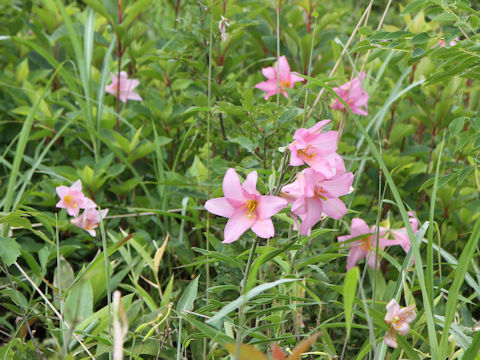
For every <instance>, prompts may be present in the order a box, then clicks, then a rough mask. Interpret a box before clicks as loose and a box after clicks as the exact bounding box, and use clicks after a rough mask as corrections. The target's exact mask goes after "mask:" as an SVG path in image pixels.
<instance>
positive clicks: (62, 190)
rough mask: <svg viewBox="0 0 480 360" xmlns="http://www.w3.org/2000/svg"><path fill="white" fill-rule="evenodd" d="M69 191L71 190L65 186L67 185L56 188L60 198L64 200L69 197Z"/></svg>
mask: <svg viewBox="0 0 480 360" xmlns="http://www.w3.org/2000/svg"><path fill="white" fill-rule="evenodd" d="M69 190H70V189H69V188H68V187H67V186H65V185H61V186H57V187H56V188H55V191H56V192H57V195H58V196H59V197H60V198H63V197H64V196H65V195H67V194H68V191H69Z"/></svg>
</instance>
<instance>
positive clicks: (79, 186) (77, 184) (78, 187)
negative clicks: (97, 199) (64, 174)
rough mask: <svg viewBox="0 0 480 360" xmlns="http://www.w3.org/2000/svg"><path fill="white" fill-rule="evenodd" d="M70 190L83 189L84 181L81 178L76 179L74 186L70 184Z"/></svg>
mask: <svg viewBox="0 0 480 360" xmlns="http://www.w3.org/2000/svg"><path fill="white" fill-rule="evenodd" d="M70 190H75V191H82V182H81V181H80V179H79V180H77V181H75V182H74V183H73V184H72V186H70Z"/></svg>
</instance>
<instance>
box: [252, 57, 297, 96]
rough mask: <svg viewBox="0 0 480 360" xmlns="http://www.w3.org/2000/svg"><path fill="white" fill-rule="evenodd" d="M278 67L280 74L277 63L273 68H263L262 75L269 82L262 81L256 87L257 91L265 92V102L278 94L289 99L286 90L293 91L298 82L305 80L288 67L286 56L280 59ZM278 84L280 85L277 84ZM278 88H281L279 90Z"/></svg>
mask: <svg viewBox="0 0 480 360" xmlns="http://www.w3.org/2000/svg"><path fill="white" fill-rule="evenodd" d="M278 65H279V66H278V67H279V70H280V71H279V73H278V74H277V63H276V62H275V64H274V65H273V66H272V67H266V68H263V69H262V73H263V75H264V76H265V77H266V78H267V81H262V82H260V83H258V84H257V85H255V87H256V88H257V89H260V90H262V91H265V100H267V99H268V98H269V97H270V96H272V95H275V94H276V93H278V92H280V93H282V94H283V96H285V97H286V98H288V94H287V92H286V91H285V89H293V87H294V86H295V83H296V82H298V81H304V79H303V78H301V77H300V76H297V75H295V73H293V72H290V66H289V65H288V61H287V58H286V57H285V56H284V55H282V56H280V57H279V59H278ZM278 78H280V79H278ZM278 80H279V81H278ZM278 82H279V84H277V83H278ZM277 86H279V88H278V87H277Z"/></svg>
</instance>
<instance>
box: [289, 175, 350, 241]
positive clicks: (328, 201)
mask: <svg viewBox="0 0 480 360" xmlns="http://www.w3.org/2000/svg"><path fill="white" fill-rule="evenodd" d="M352 182H353V174H352V173H351V172H349V173H342V174H337V175H335V176H334V177H332V178H328V177H326V176H325V175H324V174H322V173H321V172H318V171H316V170H315V169H313V168H307V169H304V170H303V171H302V172H301V173H297V178H296V180H295V181H294V182H293V183H292V184H290V185H286V186H284V187H283V188H282V191H281V194H282V196H283V197H285V198H286V199H287V200H289V201H290V202H292V212H293V214H295V215H296V216H298V217H299V218H300V220H301V221H302V223H301V225H300V234H302V235H307V236H309V235H310V233H311V230H312V227H313V226H314V225H315V224H316V223H317V222H319V221H320V220H321V218H322V216H325V215H326V216H329V217H331V218H333V219H336V220H338V219H340V218H342V217H343V216H344V215H345V214H346V213H347V207H346V206H345V204H344V203H343V202H342V200H340V199H339V197H340V196H343V195H346V194H349V193H350V192H351V186H352Z"/></svg>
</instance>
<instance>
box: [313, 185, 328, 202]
mask: <svg viewBox="0 0 480 360" xmlns="http://www.w3.org/2000/svg"><path fill="white" fill-rule="evenodd" d="M314 193H315V197H316V198H318V199H322V200H323V201H326V200H327V197H326V196H324V195H322V194H326V193H327V192H326V191H325V190H323V188H322V187H321V186H320V189H318V188H317V187H316V188H315V190H314Z"/></svg>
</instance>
